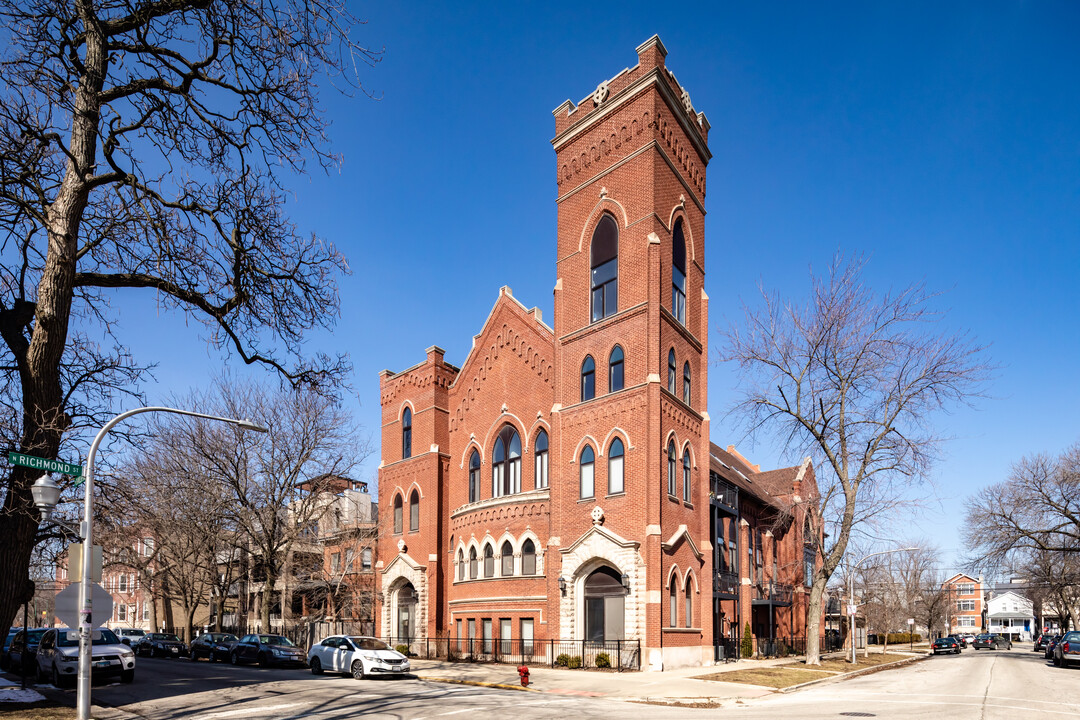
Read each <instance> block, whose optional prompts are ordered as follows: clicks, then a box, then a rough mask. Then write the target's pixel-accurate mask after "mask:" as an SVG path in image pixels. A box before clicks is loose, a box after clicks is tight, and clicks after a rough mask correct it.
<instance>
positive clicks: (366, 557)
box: [360, 548, 371, 570]
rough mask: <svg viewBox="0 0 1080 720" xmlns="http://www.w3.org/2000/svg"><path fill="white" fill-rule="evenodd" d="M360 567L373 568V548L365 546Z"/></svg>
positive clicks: (364, 568)
mask: <svg viewBox="0 0 1080 720" xmlns="http://www.w3.org/2000/svg"><path fill="white" fill-rule="evenodd" d="M360 569H361V570H371V548H364V551H363V552H362V553H360Z"/></svg>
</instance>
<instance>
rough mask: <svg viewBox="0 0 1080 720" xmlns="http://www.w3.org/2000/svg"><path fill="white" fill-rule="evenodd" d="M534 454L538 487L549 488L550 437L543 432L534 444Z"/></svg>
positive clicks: (537, 436)
mask: <svg viewBox="0 0 1080 720" xmlns="http://www.w3.org/2000/svg"><path fill="white" fill-rule="evenodd" d="M533 454H535V455H536V476H535V477H536V487H537V488H546V487H547V486H548V436H547V433H546V432H544V431H543V430H541V431H540V432H538V433H537V434H536V440H535V441H534V442H533Z"/></svg>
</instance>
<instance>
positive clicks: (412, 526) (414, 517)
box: [409, 490, 420, 532]
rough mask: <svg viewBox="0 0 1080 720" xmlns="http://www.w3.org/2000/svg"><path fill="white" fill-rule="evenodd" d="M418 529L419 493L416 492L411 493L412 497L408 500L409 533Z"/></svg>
mask: <svg viewBox="0 0 1080 720" xmlns="http://www.w3.org/2000/svg"><path fill="white" fill-rule="evenodd" d="M419 529H420V493H418V492H416V490H413V491H412V496H411V497H410V498H409V532H416V531H417V530H419Z"/></svg>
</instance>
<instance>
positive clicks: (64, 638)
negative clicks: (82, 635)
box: [56, 628, 120, 647]
mask: <svg viewBox="0 0 1080 720" xmlns="http://www.w3.org/2000/svg"><path fill="white" fill-rule="evenodd" d="M90 640H91V642H92V644H94V645H119V644H120V640H119V639H117V637H116V635H114V634H113V631H112V630H109V629H108V628H101V629H99V630H94V631H92V632H91V633H90ZM56 646H57V647H78V646H79V631H78V630H58V631H57V633H56Z"/></svg>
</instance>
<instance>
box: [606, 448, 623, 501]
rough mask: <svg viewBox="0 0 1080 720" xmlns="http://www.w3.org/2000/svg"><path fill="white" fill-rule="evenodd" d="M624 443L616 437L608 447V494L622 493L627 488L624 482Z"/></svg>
mask: <svg viewBox="0 0 1080 720" xmlns="http://www.w3.org/2000/svg"><path fill="white" fill-rule="evenodd" d="M623 467H624V466H623V444H622V440H620V439H619V438H615V439H614V440H612V441H611V447H610V448H608V461H607V477H608V480H607V483H608V494H609V495H614V494H615V493H621V492H623V490H624V489H625V486H624V483H623Z"/></svg>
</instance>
